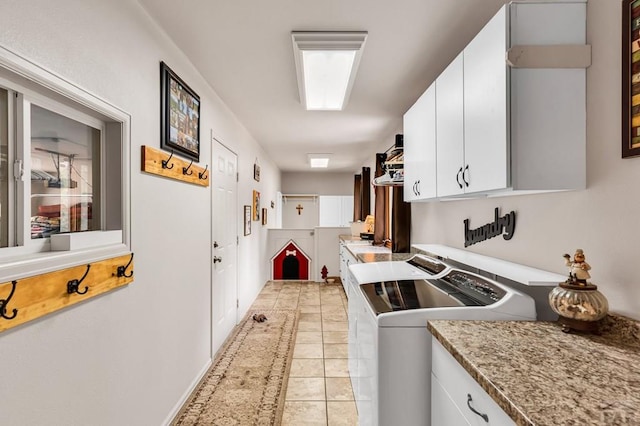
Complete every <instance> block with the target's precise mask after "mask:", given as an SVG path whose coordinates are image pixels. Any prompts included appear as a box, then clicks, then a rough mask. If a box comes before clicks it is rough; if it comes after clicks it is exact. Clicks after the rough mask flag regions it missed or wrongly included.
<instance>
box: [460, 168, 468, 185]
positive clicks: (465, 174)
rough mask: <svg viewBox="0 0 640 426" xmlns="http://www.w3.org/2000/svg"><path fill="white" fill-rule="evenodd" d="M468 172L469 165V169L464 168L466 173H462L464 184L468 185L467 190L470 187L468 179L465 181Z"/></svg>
mask: <svg viewBox="0 0 640 426" xmlns="http://www.w3.org/2000/svg"><path fill="white" fill-rule="evenodd" d="M468 171H469V165H468V164H467V167H465V168H464V172H462V180H463V182H464V184H465V185H467V188H468V187H469V182H467V179H465V177H466V176H467V172H468ZM461 188H462V187H461Z"/></svg>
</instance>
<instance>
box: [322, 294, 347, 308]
mask: <svg viewBox="0 0 640 426" xmlns="http://www.w3.org/2000/svg"><path fill="white" fill-rule="evenodd" d="M320 301H321V302H322V304H323V305H337V306H343V303H342V298H341V297H340V296H324V295H321V296H320Z"/></svg>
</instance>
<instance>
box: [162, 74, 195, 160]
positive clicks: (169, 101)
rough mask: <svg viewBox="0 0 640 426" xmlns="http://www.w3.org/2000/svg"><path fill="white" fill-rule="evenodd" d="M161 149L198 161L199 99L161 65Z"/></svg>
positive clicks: (178, 78)
mask: <svg viewBox="0 0 640 426" xmlns="http://www.w3.org/2000/svg"><path fill="white" fill-rule="evenodd" d="M160 147H161V148H162V149H165V150H168V151H174V152H175V153H176V154H178V155H181V156H183V157H186V158H190V159H192V160H194V161H200V97H199V96H198V95H197V94H196V93H195V92H194V91H193V90H191V88H190V87H189V86H187V84H186V83H185V82H184V81H182V80H181V79H180V77H178V76H177V75H176V74H175V73H174V72H173V71H171V69H170V68H169V67H168V66H167V64H165V63H164V62H160Z"/></svg>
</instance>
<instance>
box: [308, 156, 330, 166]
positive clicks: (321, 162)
mask: <svg viewBox="0 0 640 426" xmlns="http://www.w3.org/2000/svg"><path fill="white" fill-rule="evenodd" d="M307 157H309V165H310V166H311V167H312V168H327V167H329V157H331V154H307Z"/></svg>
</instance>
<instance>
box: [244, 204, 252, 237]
mask: <svg viewBox="0 0 640 426" xmlns="http://www.w3.org/2000/svg"><path fill="white" fill-rule="evenodd" d="M250 234H251V206H244V235H245V236H247V235H250Z"/></svg>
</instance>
